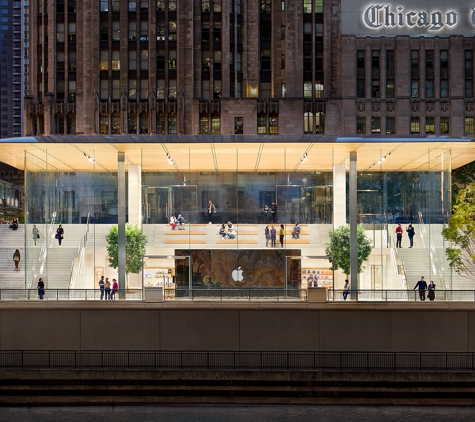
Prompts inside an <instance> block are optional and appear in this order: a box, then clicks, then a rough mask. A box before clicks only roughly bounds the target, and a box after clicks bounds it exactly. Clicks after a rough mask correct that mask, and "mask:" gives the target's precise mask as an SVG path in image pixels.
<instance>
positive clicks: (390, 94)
mask: <svg viewBox="0 0 475 422" xmlns="http://www.w3.org/2000/svg"><path fill="white" fill-rule="evenodd" d="M395 92H396V90H395V84H394V79H388V80H387V81H386V98H394V95H395Z"/></svg>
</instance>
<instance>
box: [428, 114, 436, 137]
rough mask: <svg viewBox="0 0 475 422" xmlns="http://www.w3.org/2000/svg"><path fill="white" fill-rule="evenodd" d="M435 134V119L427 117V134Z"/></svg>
mask: <svg viewBox="0 0 475 422" xmlns="http://www.w3.org/2000/svg"><path fill="white" fill-rule="evenodd" d="M430 133H435V125H434V118H433V117H426V134H430Z"/></svg>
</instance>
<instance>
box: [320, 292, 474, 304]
mask: <svg viewBox="0 0 475 422" xmlns="http://www.w3.org/2000/svg"><path fill="white" fill-rule="evenodd" d="M428 292H429V291H428V290H425V291H424V294H423V295H422V296H423V298H424V299H425V301H430V299H429V298H428ZM328 300H329V301H344V299H343V290H329V291H328ZM348 300H353V301H354V300H358V301H360V302H392V301H405V302H414V301H420V300H421V295H420V293H419V290H352V291H350V293H349V294H348V297H347V301H348ZM434 301H455V302H458V301H462V302H464V301H471V302H473V301H475V290H435V291H434Z"/></svg>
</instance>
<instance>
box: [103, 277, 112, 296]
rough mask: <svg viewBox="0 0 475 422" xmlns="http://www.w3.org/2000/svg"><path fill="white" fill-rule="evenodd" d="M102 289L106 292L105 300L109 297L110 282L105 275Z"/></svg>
mask: <svg viewBox="0 0 475 422" xmlns="http://www.w3.org/2000/svg"><path fill="white" fill-rule="evenodd" d="M104 291H105V292H106V300H110V299H111V282H110V281H109V277H106V281H105V282H104Z"/></svg>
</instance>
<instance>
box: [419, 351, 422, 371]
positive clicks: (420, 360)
mask: <svg viewBox="0 0 475 422" xmlns="http://www.w3.org/2000/svg"><path fill="white" fill-rule="evenodd" d="M419 371H422V352H419Z"/></svg>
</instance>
